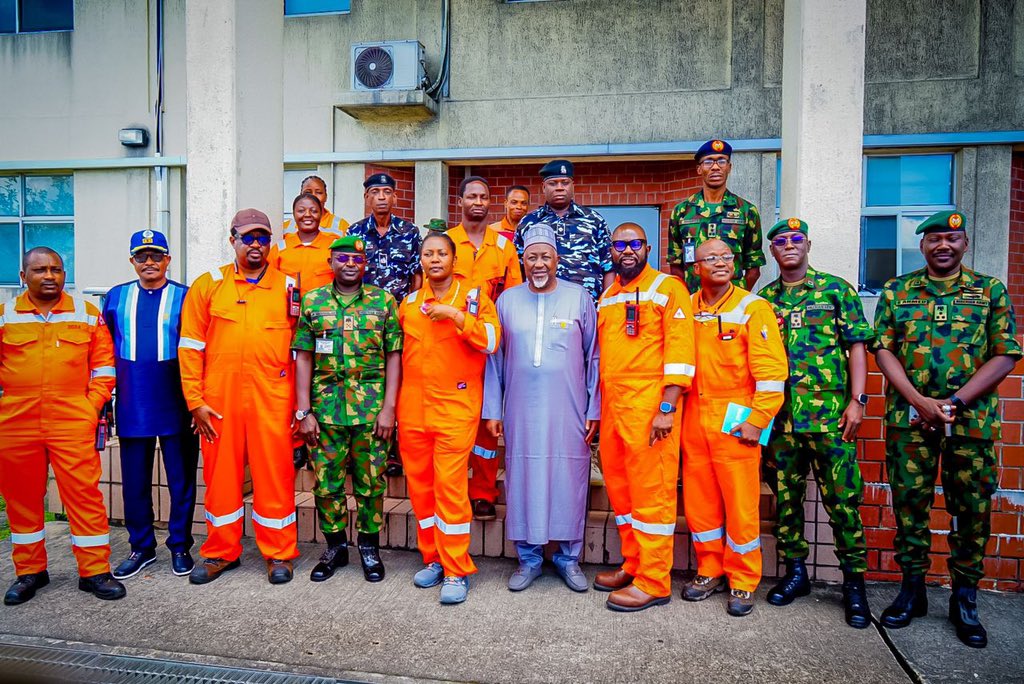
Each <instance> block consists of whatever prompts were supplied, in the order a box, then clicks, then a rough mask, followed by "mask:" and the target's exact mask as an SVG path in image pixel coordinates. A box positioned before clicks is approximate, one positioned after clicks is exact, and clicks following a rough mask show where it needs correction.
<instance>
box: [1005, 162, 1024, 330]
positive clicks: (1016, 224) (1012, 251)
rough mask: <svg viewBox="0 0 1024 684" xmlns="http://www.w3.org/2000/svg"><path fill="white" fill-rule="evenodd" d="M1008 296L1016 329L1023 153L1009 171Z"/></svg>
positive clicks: (1022, 288) (1022, 302) (1023, 298)
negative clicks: (1013, 310) (1014, 310)
mask: <svg viewBox="0 0 1024 684" xmlns="http://www.w3.org/2000/svg"><path fill="white" fill-rule="evenodd" d="M1009 262H1010V263H1009V278H1008V280H1009V282H1008V283H1007V287H1008V288H1009V289H1010V296H1011V297H1012V298H1013V306H1014V309H1016V311H1017V328H1018V329H1019V328H1021V327H1022V325H1024V153H1021V152H1018V153H1017V154H1014V155H1013V165H1012V166H1011V170H1010V245H1009Z"/></svg>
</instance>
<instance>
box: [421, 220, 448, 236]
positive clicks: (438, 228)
mask: <svg viewBox="0 0 1024 684" xmlns="http://www.w3.org/2000/svg"><path fill="white" fill-rule="evenodd" d="M426 227H427V230H428V231H433V232H436V233H443V232H445V231H446V230H448V222H447V221H445V220H444V219H439V218H432V219H430V220H429V221H427V226H426Z"/></svg>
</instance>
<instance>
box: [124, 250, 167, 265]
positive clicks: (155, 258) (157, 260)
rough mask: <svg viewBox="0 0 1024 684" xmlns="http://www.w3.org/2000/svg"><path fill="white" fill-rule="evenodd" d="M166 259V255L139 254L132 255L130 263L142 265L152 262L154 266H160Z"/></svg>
mask: <svg viewBox="0 0 1024 684" xmlns="http://www.w3.org/2000/svg"><path fill="white" fill-rule="evenodd" d="M166 258H167V255H166V254H160V253H159V252H142V253H141V254H132V261H134V262H135V263H137V264H144V263H146V262H147V261H152V262H153V263H154V264H162V263H164V259H166Z"/></svg>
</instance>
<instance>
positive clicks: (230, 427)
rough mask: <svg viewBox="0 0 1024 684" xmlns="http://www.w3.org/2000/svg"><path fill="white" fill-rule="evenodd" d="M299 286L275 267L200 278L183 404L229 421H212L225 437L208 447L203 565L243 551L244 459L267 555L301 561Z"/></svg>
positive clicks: (188, 310)
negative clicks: (296, 366)
mask: <svg viewBox="0 0 1024 684" xmlns="http://www.w3.org/2000/svg"><path fill="white" fill-rule="evenodd" d="M293 283H294V281H293V280H292V279H291V278H290V277H288V276H286V275H285V274H283V273H281V272H280V271H278V270H276V269H274V268H270V267H268V268H267V270H266V271H265V272H264V274H263V277H262V278H261V279H260V281H259V282H258V283H249V282H248V281H246V279H245V276H244V275H242V274H241V273H238V272H237V269H236V267H235V265H234V264H228V265H227V266H222V267H220V268H215V269H213V270H212V271H210V272H208V273H204V274H203V275H201V276H199V277H198V278H196V281H195V282H194V283H192V287H191V288H189V291H188V295H186V297H185V304H184V306H183V307H182V315H181V318H182V321H181V339H180V340H179V342H178V359H179V362H180V364H181V385H182V388H183V389H184V392H185V401H186V403H187V404H188V408H189V410H190V411H191V410H194V409H196V408H199V407H200V406H203V405H204V404H205V405H207V406H209V407H210V408H212V409H213V410H214V411H216V412H217V413H219V414H220V415H221V416H223V419H222V420H218V419H217V418H214V421H213V422H214V428H215V429H216V430H217V433H218V437H217V438H216V439H215V440H213V442H205V443H204V444H203V480H204V481H205V482H206V500H205V507H206V528H207V533H208V535H209V536H208V537H207V539H206V542H205V543H203V546H202V548H201V549H200V553H201V554H202V555H203V557H204V558H224V559H227V560H234V559H236V558H238V556H239V555H241V553H242V544H241V538H242V518H243V517H244V515H245V507H244V505H243V503H242V482H243V478H244V474H243V471H244V468H245V464H246V462H248V464H249V472H250V473H251V475H252V485H253V505H252V521H253V529H254V530H255V532H256V544H257V546H259V549H260V552H261V553H262V554H263V555H264V557H266V558H279V559H285V560H287V559H290V558H295V557H296V556H298V555H299V550H298V548H297V547H296V545H295V542H296V526H295V470H294V468H293V466H292V453H291V448H292V447H291V445H292V431H291V422H292V418H293V416H294V410H295V381H294V378H293V377H292V368H293V364H292V353H291V341H292V326H293V324H294V323H293V321H292V320H291V319H290V318H289V316H288V287H289V285H292V284H293ZM246 457H248V458H246Z"/></svg>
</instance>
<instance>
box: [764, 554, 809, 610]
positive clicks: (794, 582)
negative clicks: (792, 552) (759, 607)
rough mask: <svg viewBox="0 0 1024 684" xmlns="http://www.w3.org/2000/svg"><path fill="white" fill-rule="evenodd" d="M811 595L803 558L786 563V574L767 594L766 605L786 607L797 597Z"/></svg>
mask: <svg viewBox="0 0 1024 684" xmlns="http://www.w3.org/2000/svg"><path fill="white" fill-rule="evenodd" d="M810 593H811V580H810V578H809V577H808V576H807V564H806V563H804V559H803V558H792V559H789V560H787V561H786V574H785V575H784V576H783V577H782V579H781V580H779V583H778V584H776V585H775V586H774V587H772V590H771V591H769V592H768V603H770V604H772V605H773V606H788V605H789V604H790V603H792V602H793V599H795V598H796V597H797V596H807V595H808V594H810Z"/></svg>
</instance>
